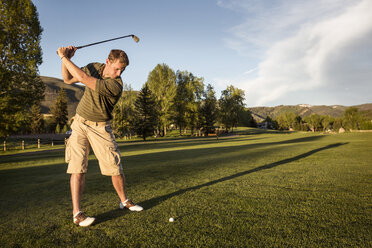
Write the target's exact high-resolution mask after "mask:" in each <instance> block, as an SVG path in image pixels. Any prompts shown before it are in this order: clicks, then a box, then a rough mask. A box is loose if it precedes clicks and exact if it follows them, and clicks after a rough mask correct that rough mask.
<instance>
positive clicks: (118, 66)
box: [105, 59, 125, 79]
mask: <svg viewBox="0 0 372 248" xmlns="http://www.w3.org/2000/svg"><path fill="white" fill-rule="evenodd" d="M124 70H125V65H124V64H123V63H120V61H119V60H114V61H110V60H109V59H107V60H106V70H105V76H106V77H110V78H113V79H115V78H117V77H119V76H120V75H121V74H122V73H123V71H124Z"/></svg>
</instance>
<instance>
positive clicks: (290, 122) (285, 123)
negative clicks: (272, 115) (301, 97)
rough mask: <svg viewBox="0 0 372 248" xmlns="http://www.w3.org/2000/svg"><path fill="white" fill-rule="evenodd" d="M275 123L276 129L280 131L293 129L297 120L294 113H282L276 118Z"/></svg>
mask: <svg viewBox="0 0 372 248" xmlns="http://www.w3.org/2000/svg"><path fill="white" fill-rule="evenodd" d="M276 122H277V123H278V128H279V129H282V130H290V129H294V127H295V125H296V123H298V118H297V115H296V114H295V113H292V112H284V113H282V114H280V115H279V116H278V117H276Z"/></svg>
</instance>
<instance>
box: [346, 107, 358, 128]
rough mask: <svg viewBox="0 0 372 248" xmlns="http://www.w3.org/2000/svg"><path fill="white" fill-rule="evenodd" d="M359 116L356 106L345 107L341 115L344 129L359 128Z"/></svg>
mask: <svg viewBox="0 0 372 248" xmlns="http://www.w3.org/2000/svg"><path fill="white" fill-rule="evenodd" d="M361 119H362V118H361V116H360V113H359V112H358V108H355V107H350V108H347V109H346V110H345V112H344V115H343V117H342V121H343V126H344V127H345V129H349V130H357V129H359V123H360V122H361Z"/></svg>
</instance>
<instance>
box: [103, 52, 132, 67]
mask: <svg viewBox="0 0 372 248" xmlns="http://www.w3.org/2000/svg"><path fill="white" fill-rule="evenodd" d="M108 59H109V60H110V61H111V62H114V61H115V60H117V59H118V60H119V61H120V63H123V64H124V65H125V66H128V65H129V59H128V56H127V54H126V53H125V52H124V51H123V50H120V49H112V50H111V52H110V54H109V56H108Z"/></svg>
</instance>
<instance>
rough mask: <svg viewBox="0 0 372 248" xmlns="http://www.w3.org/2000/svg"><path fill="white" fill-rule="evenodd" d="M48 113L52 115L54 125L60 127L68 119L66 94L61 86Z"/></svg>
mask: <svg viewBox="0 0 372 248" xmlns="http://www.w3.org/2000/svg"><path fill="white" fill-rule="evenodd" d="M50 113H51V114H52V115H53V123H54V125H55V126H57V125H58V124H59V126H60V127H63V126H64V125H66V123H67V120H68V117H67V116H68V111H67V95H66V93H65V91H64V90H63V88H61V89H60V91H59V92H58V95H57V99H56V101H55V102H54V105H53V106H52V108H51V109H50Z"/></svg>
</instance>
